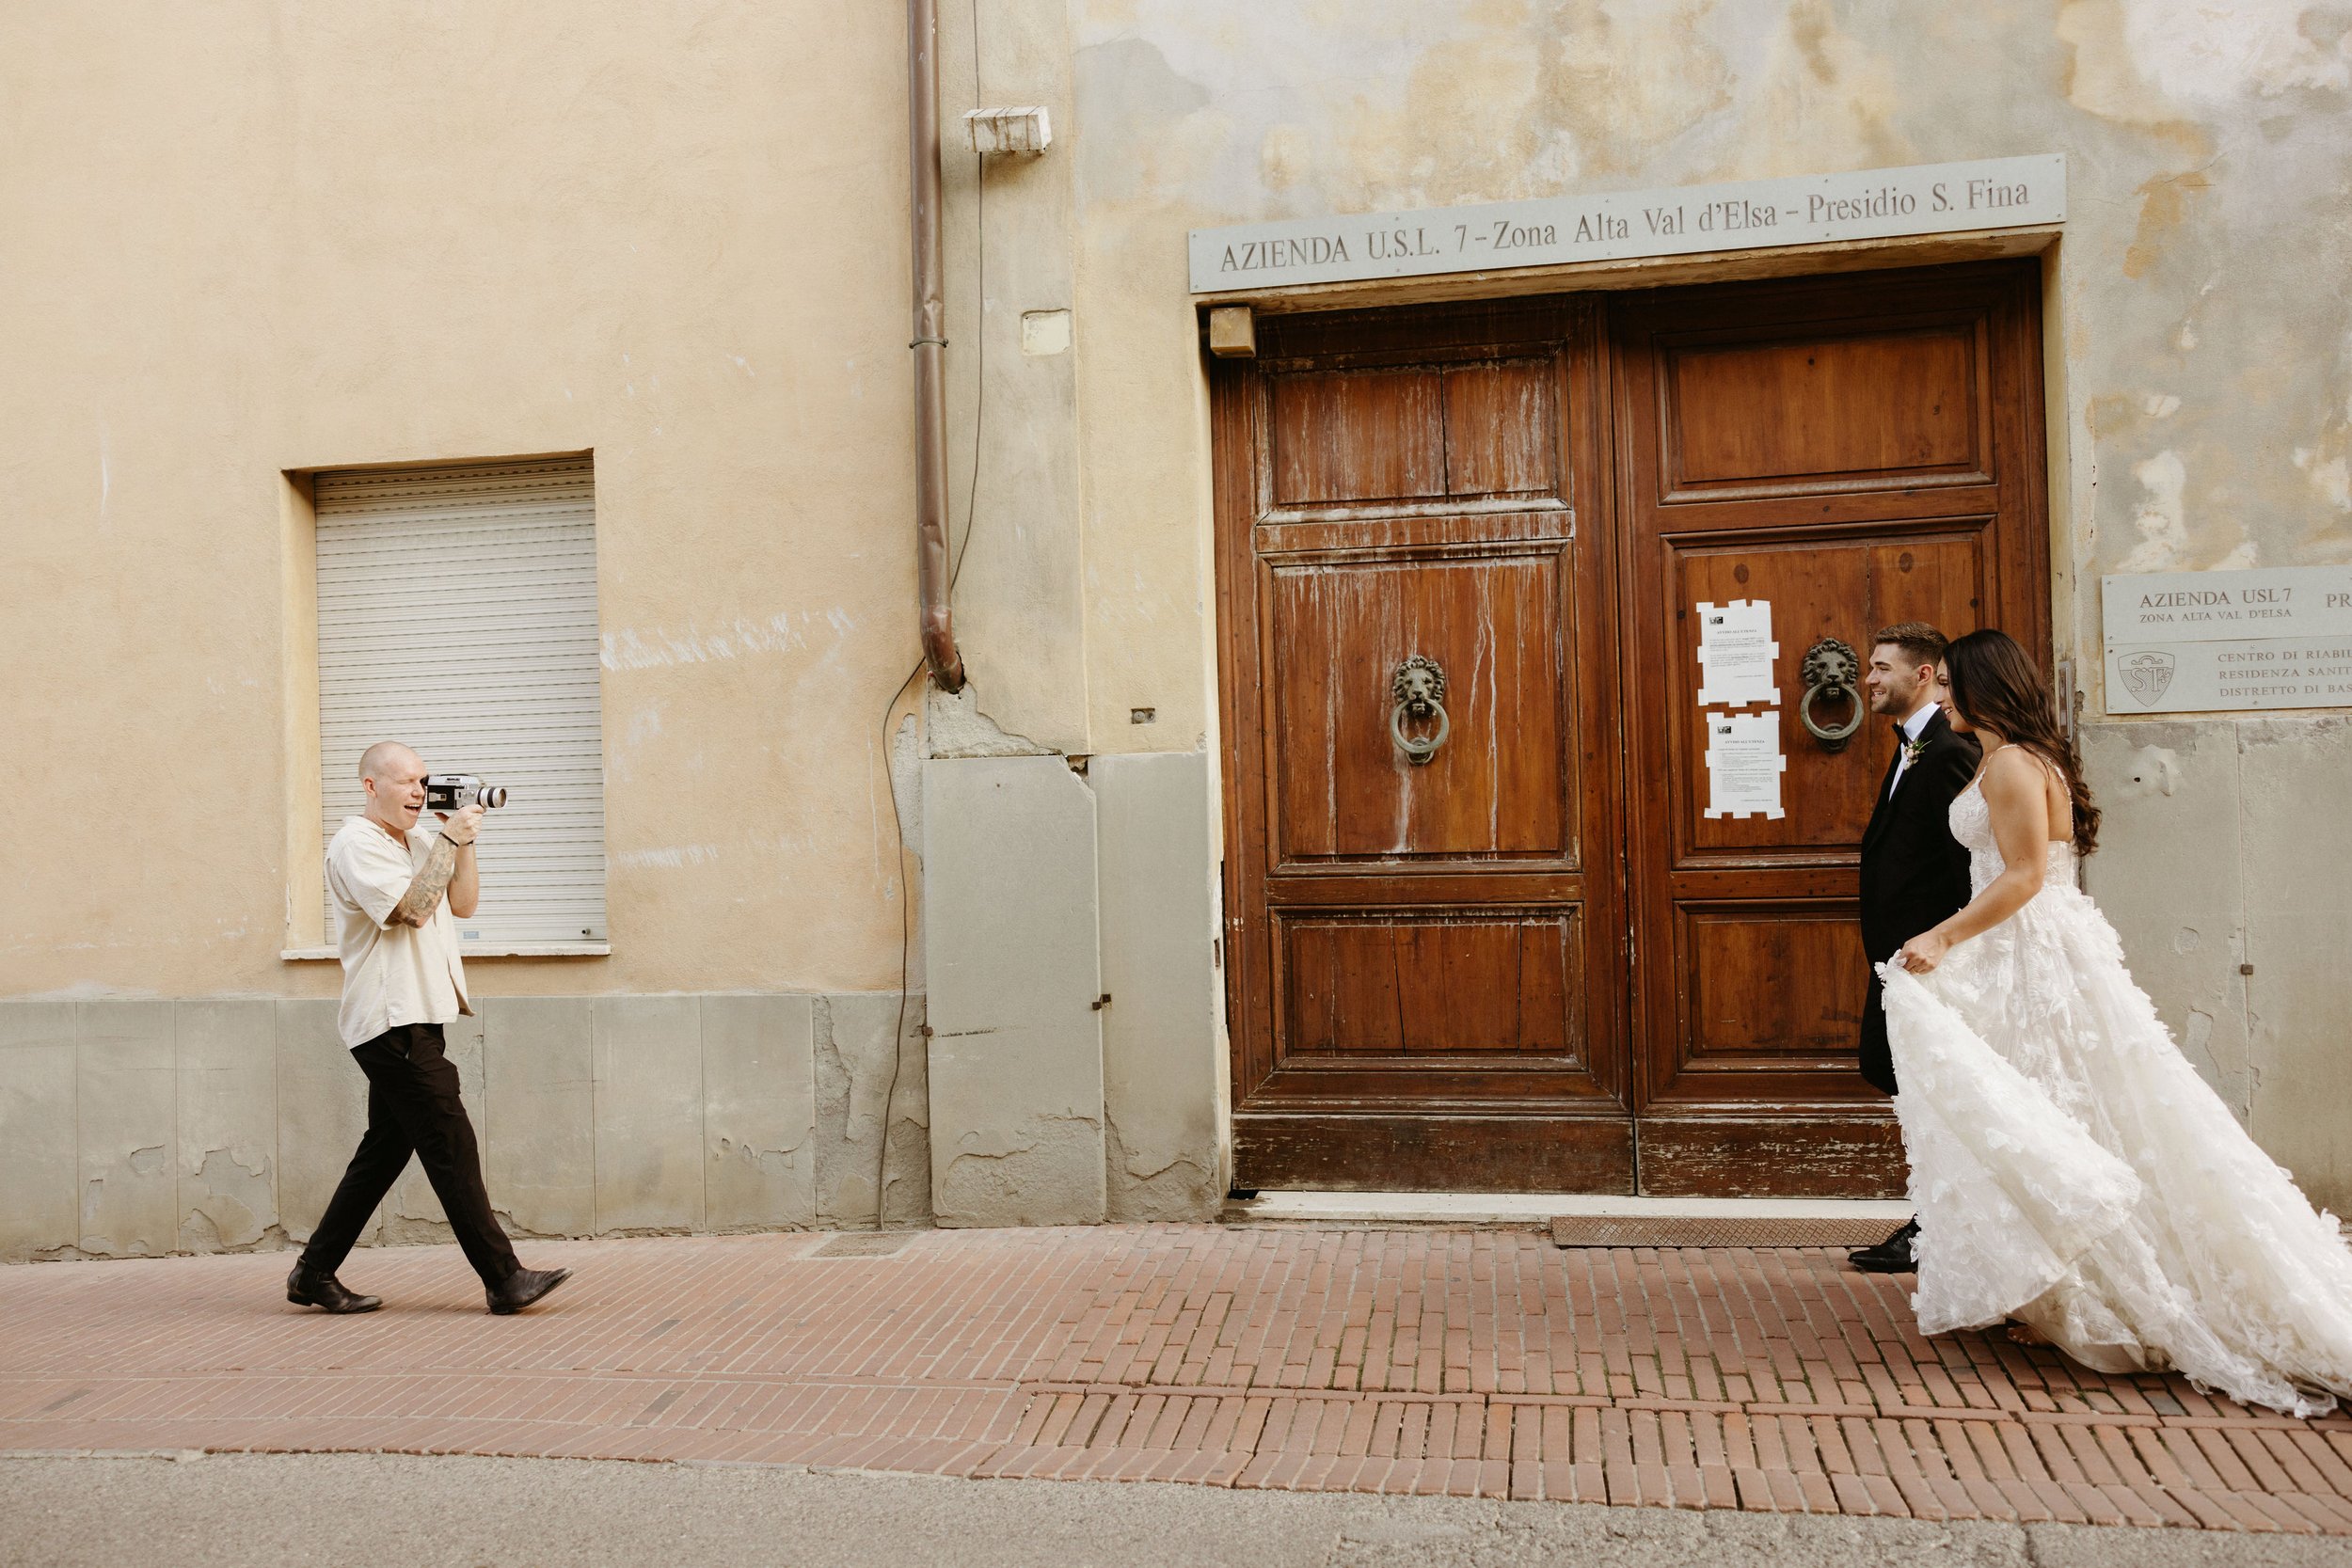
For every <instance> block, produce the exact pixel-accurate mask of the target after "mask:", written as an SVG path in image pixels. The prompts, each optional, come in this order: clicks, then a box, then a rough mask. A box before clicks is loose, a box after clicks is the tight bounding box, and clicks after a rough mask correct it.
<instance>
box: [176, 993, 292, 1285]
mask: <svg viewBox="0 0 2352 1568" xmlns="http://www.w3.org/2000/svg"><path fill="white" fill-rule="evenodd" d="M174 1018H175V1023H176V1028H177V1034H178V1056H177V1069H178V1074H179V1085H178V1104H177V1107H176V1111H177V1116H178V1129H177V1131H178V1144H179V1156H178V1163H179V1183H180V1190H179V1204H180V1241H179V1247H180V1250H182V1251H184V1252H214V1251H217V1250H219V1249H221V1248H223V1247H248V1246H251V1245H253V1244H254V1243H257V1242H259V1241H261V1240H262V1237H263V1236H265V1235H267V1234H268V1233H269V1232H270V1231H271V1230H272V1229H273V1228H275V1227H276V1226H277V1224H278V1004H277V1003H275V1002H272V1001H269V1000H267V999H266V998H237V999H233V1000H205V999H199V998H186V999H183V1000H182V1001H181V1002H180V1003H179V1004H178V1006H177V1007H176V1008H175V1009H174Z"/></svg>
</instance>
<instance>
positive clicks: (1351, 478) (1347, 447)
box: [1267, 369, 1445, 506]
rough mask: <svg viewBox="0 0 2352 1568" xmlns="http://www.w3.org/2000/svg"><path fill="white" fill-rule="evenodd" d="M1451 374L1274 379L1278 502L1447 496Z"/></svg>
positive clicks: (1270, 427) (1272, 433)
mask: <svg viewBox="0 0 2352 1568" xmlns="http://www.w3.org/2000/svg"><path fill="white" fill-rule="evenodd" d="M1444 387H1445V378H1444V376H1443V374H1442V373H1441V372H1438V371H1435V370H1426V369H1412V370H1382V371H1369V370H1367V371H1335V372H1325V373H1321V374H1315V373H1309V374H1303V375H1284V376H1278V377H1276V378H1275V379H1274V382H1273V385H1272V388H1271V395H1272V404H1273V407H1272V415H1273V417H1272V419H1271V420H1269V421H1268V423H1267V436H1268V440H1269V444H1270V445H1271V447H1272V449H1273V459H1274V461H1273V469H1274V475H1273V478H1274V483H1273V499H1274V504H1275V505H1277V506H1314V505H1319V504H1328V503H1330V502H1333V501H1362V500H1410V499H1420V498H1422V497H1427V496H1442V495H1444V494H1445V421H1444V410H1445V392H1444Z"/></svg>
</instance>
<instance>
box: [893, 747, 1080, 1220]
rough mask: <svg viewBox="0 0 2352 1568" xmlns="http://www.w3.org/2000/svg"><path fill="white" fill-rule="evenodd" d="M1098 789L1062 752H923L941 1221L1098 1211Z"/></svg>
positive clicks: (934, 1162) (936, 1207)
mask: <svg viewBox="0 0 2352 1568" xmlns="http://www.w3.org/2000/svg"><path fill="white" fill-rule="evenodd" d="M1094 833H1095V810H1094V794H1093V791H1091V790H1090V789H1089V788H1088V787H1087V784H1086V781H1085V780H1083V779H1080V778H1079V777H1078V776H1077V775H1076V774H1074V773H1073V772H1072V771H1071V769H1070V765H1069V764H1068V763H1067V762H1065V761H1064V760H1063V759H1062V758H1060V757H1057V756H1011V757H974V758H958V759H953V760H948V759H942V758H937V757H934V758H932V759H931V760H930V761H929V762H926V763H925V764H924V765H923V911H924V912H923V926H924V951H925V954H926V972H925V979H924V984H925V989H926V990H927V992H928V994H929V999H930V1023H931V1036H930V1088H931V1100H930V1105H931V1169H932V1172H933V1176H932V1184H931V1208H932V1210H933V1211H934V1212H936V1214H937V1215H938V1218H939V1223H940V1224H941V1225H949V1226H1006V1225H1098V1224H1100V1223H1102V1221H1103V1219H1104V1214H1105V1212H1106V1202H1105V1195H1104V1185H1105V1182H1104V1136H1103V1026H1102V1013H1101V1009H1100V1008H1098V1007H1097V1006H1095V1004H1096V1001H1097V1000H1098V998H1099V997H1100V996H1101V994H1102V990H1103V986H1102V978H1103V970H1102V958H1101V935H1100V930H1099V927H1098V925H1097V918H1096V917H1097V896H1096V848H1095V841H1094Z"/></svg>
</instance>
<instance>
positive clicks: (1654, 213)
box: [1190, 152, 2066, 293]
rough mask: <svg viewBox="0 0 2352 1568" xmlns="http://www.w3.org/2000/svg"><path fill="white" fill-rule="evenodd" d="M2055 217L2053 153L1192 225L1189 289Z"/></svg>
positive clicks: (2034, 222)
mask: <svg viewBox="0 0 2352 1568" xmlns="http://www.w3.org/2000/svg"><path fill="white" fill-rule="evenodd" d="M2065 217H2066V158H2065V155H2064V154H2062V153H2056V152H2051V153H2042V154H2038V155H2036V156H2032V157H2025V158H1982V159H1977V160H1973V161H1971V162H1967V163H1958V164H1922V165H1917V166H1913V167H1909V168H1871V169H1857V170H1854V171H1852V172H1851V173H1846V174H1805V175H1793V176H1790V177H1788V178H1786V179H1779V180H1744V181H1740V182H1733V183H1728V184H1718V185H1677V186H1670V187H1668V188H1666V189H1663V190H1646V191H1597V192H1592V193H1589V194H1585V195H1579V196H1558V197H1544V198H1538V199H1535V200H1532V201H1502V202H1490V203H1486V204H1484V205H1478V206H1465V207H1431V208H1423V209H1421V210H1418V211H1414V212H1403V213H1362V214H1346V215H1339V216H1332V217H1315V218H1291V219H1287V220H1284V221H1282V222H1279V223H1245V224H1236V225H1233V226H1232V227H1229V228H1222V229H1196V230H1192V232H1191V235H1190V247H1191V261H1192V292H1193V293H1228V292H1231V291H1234V290H1250V289H1266V288H1283V287H1288V286H1291V285H1295V284H1300V283H1338V282H1349V281H1354V280H1356V279H1359V278H1367V277H1426V276H1429V275H1432V274H1437V273H1448V272H1492V271H1496V270H1499V269H1504V268H1511V267H1542V266H1558V265H1561V264H1562V263H1565V262H1570V261H1620V260H1625V259H1629V258H1634V257H1647V256H1688V255H1692V254H1695V253H1697V252H1700V251H1708V250H1762V249H1771V248H1772V247H1773V246H1777V245H1821V244H1827V243H1832V242H1836V241H1841V240H1874V239H1887V238H1892V237H1894V236H1897V235H1909V234H1953V233H1963V232H1967V231H1971V230H1993V229H2023V228H2031V227H2035V226H2038V225H2046V224H2055V223H2061V222H2063V221H2064V220H2065Z"/></svg>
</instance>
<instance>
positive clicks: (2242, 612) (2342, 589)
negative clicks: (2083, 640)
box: [2100, 566, 2352, 715]
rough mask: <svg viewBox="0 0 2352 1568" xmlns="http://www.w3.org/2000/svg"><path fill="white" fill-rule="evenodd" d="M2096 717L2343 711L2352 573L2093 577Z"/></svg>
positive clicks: (2282, 570) (2350, 652) (2349, 668)
mask: <svg viewBox="0 0 2352 1568" xmlns="http://www.w3.org/2000/svg"><path fill="white" fill-rule="evenodd" d="M2100 599H2101V610H2102V619H2103V622H2104V630H2105V633H2106V711H2107V712H2108V713H2109V714H2110V715H2118V714H2134V713H2250V712H2259V711H2264V710H2267V709H2272V708H2293V707H2352V566H2276V567H2268V568H2263V569H2258V570H2252V571H2243V572H2165V573H2158V574H2153V575H2133V576H2118V577H2109V578H2102V579H2101V582H2100Z"/></svg>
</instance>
